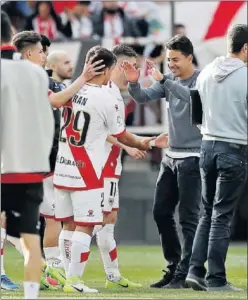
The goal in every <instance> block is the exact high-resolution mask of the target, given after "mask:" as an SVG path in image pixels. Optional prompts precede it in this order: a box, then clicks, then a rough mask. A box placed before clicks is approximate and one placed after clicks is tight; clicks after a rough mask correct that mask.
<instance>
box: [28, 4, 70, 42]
mask: <svg viewBox="0 0 248 300" xmlns="http://www.w3.org/2000/svg"><path fill="white" fill-rule="evenodd" d="M25 29H26V30H34V31H35V32H38V33H39V34H44V35H46V36H47V37H48V38H49V39H51V40H53V39H57V38H60V37H62V36H66V37H69V38H70V37H71V36H72V28H71V23H70V21H69V20H68V22H67V23H66V24H65V25H63V24H62V20H61V18H60V16H58V15H57V14H56V12H55V10H54V8H53V4H52V3H51V2H50V1H38V2H37V3H36V7H35V13H34V14H33V15H32V16H30V17H29V18H28V20H27V24H26V27H25Z"/></svg>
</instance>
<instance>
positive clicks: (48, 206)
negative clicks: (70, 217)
mask: <svg viewBox="0 0 248 300" xmlns="http://www.w3.org/2000/svg"><path fill="white" fill-rule="evenodd" d="M43 193H44V195H43V202H42V203H41V205H40V215H41V216H43V217H45V218H50V219H54V207H55V199H54V186H53V176H50V177H47V178H45V179H43Z"/></svg>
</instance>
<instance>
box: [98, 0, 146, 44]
mask: <svg viewBox="0 0 248 300" xmlns="http://www.w3.org/2000/svg"><path fill="white" fill-rule="evenodd" d="M93 32H94V35H97V36H99V37H106V38H114V39H118V38H120V37H139V36H141V33H140V31H139V29H138V27H137V25H136V23H135V21H134V20H132V19H131V18H129V17H128V16H127V15H126V13H125V12H124V11H123V9H122V8H120V7H119V6H118V3H117V2H111V1H105V2H103V8H102V9H101V10H100V11H99V12H96V13H94V14H93Z"/></svg>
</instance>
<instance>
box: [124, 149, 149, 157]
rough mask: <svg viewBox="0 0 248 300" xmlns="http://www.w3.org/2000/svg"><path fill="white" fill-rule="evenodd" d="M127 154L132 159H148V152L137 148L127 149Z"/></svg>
mask: <svg viewBox="0 0 248 300" xmlns="http://www.w3.org/2000/svg"><path fill="white" fill-rule="evenodd" d="M125 150H126V152H127V154H128V155H130V156H131V157H132V158H134V159H144V158H146V154H147V153H146V151H141V150H139V149H137V148H131V147H127V148H126V149H125Z"/></svg>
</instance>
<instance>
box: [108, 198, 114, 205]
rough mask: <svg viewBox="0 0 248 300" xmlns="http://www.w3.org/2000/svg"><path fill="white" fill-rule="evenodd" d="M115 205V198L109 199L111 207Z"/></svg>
mask: <svg viewBox="0 0 248 300" xmlns="http://www.w3.org/2000/svg"><path fill="white" fill-rule="evenodd" d="M113 204H114V198H112V197H110V198H109V205H110V206H113Z"/></svg>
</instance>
